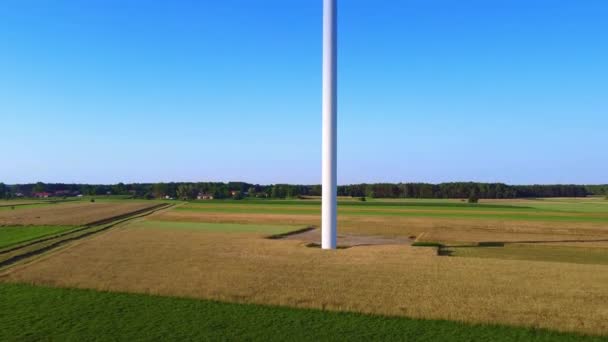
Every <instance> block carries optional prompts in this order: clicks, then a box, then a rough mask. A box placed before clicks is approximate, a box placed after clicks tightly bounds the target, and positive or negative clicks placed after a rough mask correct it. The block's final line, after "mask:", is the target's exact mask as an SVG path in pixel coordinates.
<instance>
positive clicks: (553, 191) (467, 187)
mask: <svg viewBox="0 0 608 342" xmlns="http://www.w3.org/2000/svg"><path fill="white" fill-rule="evenodd" d="M77 195H89V196H101V195H128V196H130V197H134V198H148V199H152V198H177V199H184V200H190V199H196V198H198V197H204V198H214V199H225V198H233V199H243V198H246V197H257V198H298V197H302V196H320V195H321V186H320V185H291V184H274V185H259V184H250V183H245V182H228V183H217V182H199V183H133V184H123V183H118V184H113V185H103V184H57V183H53V184H51V183H48V184H45V183H41V182H38V183H34V184H14V185H6V184H4V183H0V198H6V199H8V198H16V197H72V196H77ZM588 195H606V196H608V185H574V184H568V185H561V184H556V185H506V184H502V183H475V182H455V183H441V184H427V183H396V184H393V183H378V184H353V185H341V186H339V187H338V196H351V197H369V198H470V197H475V198H526V197H527V198H530V197H585V196H588Z"/></svg>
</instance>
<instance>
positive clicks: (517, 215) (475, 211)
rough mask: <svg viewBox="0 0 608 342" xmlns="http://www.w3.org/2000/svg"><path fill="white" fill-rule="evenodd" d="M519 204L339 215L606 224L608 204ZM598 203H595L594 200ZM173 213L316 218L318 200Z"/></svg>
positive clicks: (416, 205)
mask: <svg viewBox="0 0 608 342" xmlns="http://www.w3.org/2000/svg"><path fill="white" fill-rule="evenodd" d="M546 202H547V203H545V202H543V201H539V200H536V201H532V200H530V201H527V202H526V201H522V202H521V203H520V202H518V203H517V204H508V205H507V204H506V205H498V204H468V203H462V202H458V201H454V200H452V201H441V200H439V201H415V200H407V201H406V200H403V201H399V200H393V201H387V200H385V201H370V202H353V201H342V202H340V203H339V204H338V213H339V214H342V215H350V216H361V215H363V216H397V217H419V218H426V217H435V218H446V219H498V220H525V221H560V222H591V223H608V205H605V204H604V203H601V202H600V203H569V202H566V201H564V202H559V201H546ZM594 202H598V201H594ZM176 210H179V211H194V212H213V213H241V214H289V215H298V214H300V215H302V214H307V215H318V214H319V213H320V210H321V204H320V202H319V201H314V200H305V201H293V200H291V201H276V200H258V201H256V200H249V201H198V202H192V203H188V204H187V205H184V206H181V207H179V208H177V209H176Z"/></svg>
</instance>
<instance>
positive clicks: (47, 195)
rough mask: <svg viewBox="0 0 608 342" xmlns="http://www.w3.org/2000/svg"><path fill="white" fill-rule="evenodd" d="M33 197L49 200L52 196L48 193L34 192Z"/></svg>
mask: <svg viewBox="0 0 608 342" xmlns="http://www.w3.org/2000/svg"><path fill="white" fill-rule="evenodd" d="M33 196H34V197H36V198H49V197H51V196H53V194H51V193H50V192H34V193H33Z"/></svg>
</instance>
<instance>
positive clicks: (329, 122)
mask: <svg viewBox="0 0 608 342" xmlns="http://www.w3.org/2000/svg"><path fill="white" fill-rule="evenodd" d="M337 2H338V0H323V147H322V150H323V152H322V154H323V156H322V159H323V162H322V164H323V165H322V185H323V198H322V218H321V247H322V248H323V249H335V248H336V232H337V229H336V226H337V217H336V214H337V192H338V188H337V186H338V184H337V172H336V170H337V160H336V157H337V140H338V139H337V110H338V103H337V88H338V87H337V85H338V82H337V64H338V63H337V51H336V50H337V42H338V34H337V16H338V11H337Z"/></svg>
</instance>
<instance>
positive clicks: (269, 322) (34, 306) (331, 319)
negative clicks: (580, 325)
mask: <svg viewBox="0 0 608 342" xmlns="http://www.w3.org/2000/svg"><path fill="white" fill-rule="evenodd" d="M0 326H2V329H0V340H2V341H14V340H40V339H45V340H46V339H48V340H55V341H111V340H121V341H185V340H199V341H203V340H223V341H225V340H235V341H236V340H241V341H242V340H255V341H270V340H272V341H287V340H307V341H325V340H334V341H335V340H342V341H368V340H385V341H388V340H400V341H405V340H415V341H439V340H441V341H448V340H449V341H558V342H559V341H604V340H605V339H603V338H601V337H591V336H584V335H576V334H563V333H556V332H550V331H546V330H537V329H524V328H514V327H504V326H492V325H468V324H462V323H457V322H449V321H433V320H413V319H406V318H394V317H393V318H391V317H382V316H372V315H361V314H353V313H339V312H326V311H320V310H303V309H290V308H282V307H272V306H259V305H244V304H229V303H219V302H214V301H199V300H191V299H179V298H168V297H155V296H147V295H135V294H123V293H108V292H96V291H88V290H73V289H55V288H46V287H33V286H28V285H9V284H0Z"/></svg>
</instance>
